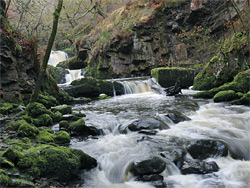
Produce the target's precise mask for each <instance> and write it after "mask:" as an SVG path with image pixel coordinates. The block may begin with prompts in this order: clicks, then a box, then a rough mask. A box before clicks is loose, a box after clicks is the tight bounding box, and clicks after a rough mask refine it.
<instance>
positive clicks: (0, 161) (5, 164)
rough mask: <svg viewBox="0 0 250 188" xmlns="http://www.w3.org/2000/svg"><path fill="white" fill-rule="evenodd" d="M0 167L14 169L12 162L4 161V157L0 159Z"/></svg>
mask: <svg viewBox="0 0 250 188" xmlns="http://www.w3.org/2000/svg"><path fill="white" fill-rule="evenodd" d="M0 167H1V168H14V167H15V165H14V164H13V163H12V162H10V161H8V160H7V159H5V158H4V157H0Z"/></svg>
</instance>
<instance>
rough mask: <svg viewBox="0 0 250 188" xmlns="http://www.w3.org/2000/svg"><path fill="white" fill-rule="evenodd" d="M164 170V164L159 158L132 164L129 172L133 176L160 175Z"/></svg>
mask: <svg viewBox="0 0 250 188" xmlns="http://www.w3.org/2000/svg"><path fill="white" fill-rule="evenodd" d="M165 168H166V163H165V162H164V161H163V160H162V159H160V158H159V157H152V158H150V159H148V160H145V161H141V162H137V163H134V165H133V167H132V169H131V172H132V173H133V174H134V175H135V176H140V177H141V176H144V175H152V174H160V173H161V172H163V171H164V170H165Z"/></svg>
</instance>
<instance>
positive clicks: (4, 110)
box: [0, 103, 14, 114]
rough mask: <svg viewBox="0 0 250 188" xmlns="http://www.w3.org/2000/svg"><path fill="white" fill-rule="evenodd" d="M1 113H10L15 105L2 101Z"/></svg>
mask: <svg viewBox="0 0 250 188" xmlns="http://www.w3.org/2000/svg"><path fill="white" fill-rule="evenodd" d="M0 105H1V106H0V113H1V114H10V113H12V111H13V109H14V106H13V104H12V103H1V104H0Z"/></svg>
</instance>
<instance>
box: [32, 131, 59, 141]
mask: <svg viewBox="0 0 250 188" xmlns="http://www.w3.org/2000/svg"><path fill="white" fill-rule="evenodd" d="M54 138H55V135H54V134H52V133H50V132H49V131H47V130H44V129H43V130H41V131H39V134H38V135H37V136H36V140H37V142H40V143H50V142H54Z"/></svg>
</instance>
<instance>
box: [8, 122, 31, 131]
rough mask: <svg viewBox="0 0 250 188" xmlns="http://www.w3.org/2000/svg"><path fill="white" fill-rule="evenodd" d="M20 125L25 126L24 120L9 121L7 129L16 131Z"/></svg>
mask: <svg viewBox="0 0 250 188" xmlns="http://www.w3.org/2000/svg"><path fill="white" fill-rule="evenodd" d="M22 124H27V121H26V120H24V119H20V120H16V121H15V120H12V121H10V122H9V123H8V124H7V125H8V128H9V129H11V130H13V131H17V130H18V128H19V127H20V126H21V125H22Z"/></svg>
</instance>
